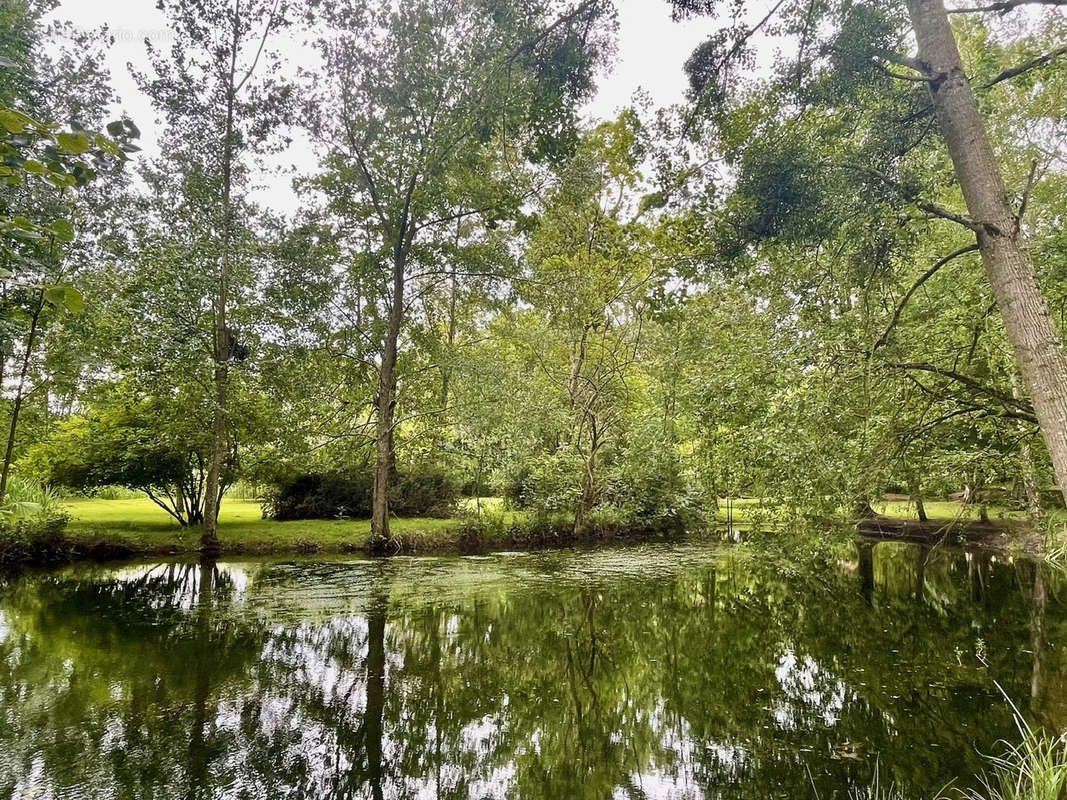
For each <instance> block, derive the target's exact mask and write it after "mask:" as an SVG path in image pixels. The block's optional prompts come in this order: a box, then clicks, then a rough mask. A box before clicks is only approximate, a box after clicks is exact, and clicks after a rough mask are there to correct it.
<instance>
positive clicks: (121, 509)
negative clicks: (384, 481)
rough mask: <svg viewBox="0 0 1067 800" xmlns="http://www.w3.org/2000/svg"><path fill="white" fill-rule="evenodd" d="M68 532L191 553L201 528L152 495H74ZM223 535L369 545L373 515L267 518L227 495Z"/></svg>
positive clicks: (434, 528)
mask: <svg viewBox="0 0 1067 800" xmlns="http://www.w3.org/2000/svg"><path fill="white" fill-rule="evenodd" d="M64 505H65V506H66V507H67V510H68V512H69V513H70V517H71V520H70V523H69V524H68V525H67V529H66V535H67V537H68V538H69V539H70V541H71V543H72V544H73V545H74V546H75V547H76V548H78V549H79V550H85V551H95V550H105V549H112V550H115V551H128V552H131V553H145V554H152V553H186V552H192V551H194V550H196V547H197V544H198V539H199V536H200V529H199V528H182V527H180V526H179V525H178V524H177V523H176V522H175V521H174V519H173V518H172V517H170V516H169V515H168V514H167V513H166V512H165V511H163V509H161V508H160V507H159V506H157V505H156V504H155V503H153V502H152V501H151V500H149V499H148V498H135V499H129V500H74V501H69V502H66V503H65V504H64ZM393 528H394V532H395V534H396V535H397V536H398V537H402V538H403V539H405V540H410V541H412V542H413V543H415V542H422V543H426V544H430V543H433V542H436V541H447V540H448V539H449V538H451V537H453V536H455V535H456V534H458V531H459V522H458V521H457V520H449V519H426V518H422V519H395V520H393ZM218 533H219V540H220V542H221V543H222V548H223V550H224V552H230V553H276V552H306V551H316V550H322V551H327V552H344V551H348V550H353V551H355V550H363V549H366V547H367V543H368V541H369V540H370V522H369V521H368V520H332V519H331V520H298V521H295V522H275V521H274V520H269V519H263V516H262V512H261V510H260V506H259V503H258V502H256V501H254V500H231V499H227V500H226V501H225V502H224V503H223V504H222V509H221V511H220V512H219V528H218Z"/></svg>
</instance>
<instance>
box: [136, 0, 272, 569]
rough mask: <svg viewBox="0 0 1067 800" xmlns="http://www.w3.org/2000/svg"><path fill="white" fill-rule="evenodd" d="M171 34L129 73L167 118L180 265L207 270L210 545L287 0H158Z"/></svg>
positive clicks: (214, 545)
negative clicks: (272, 42)
mask: <svg viewBox="0 0 1067 800" xmlns="http://www.w3.org/2000/svg"><path fill="white" fill-rule="evenodd" d="M159 5H160V7H161V8H162V10H163V11H164V12H165V13H166V14H167V17H168V20H169V22H170V26H171V29H172V31H173V33H174V36H175V41H174V44H173V45H172V46H171V48H170V50H169V52H164V51H160V50H159V49H157V48H156V47H155V46H153V45H152V44H151V42H149V41H147V40H146V46H147V48H148V53H149V57H150V59H151V64H152V70H153V72H154V75H152V76H147V75H138V76H137V77H138V79H139V82H140V85H141V87H142V88H143V89H144V90H145V91H146V92H147V93H148V94H149V96H150V97H151V98H152V102H153V103H154V105H155V106H156V108H157V110H158V111H159V112H160V113H161V114H162V115H163V117H164V119H165V121H166V123H167V131H166V135H165V147H166V150H167V155H166V156H165V158H164V163H163V164H162V165H161V168H162V169H163V170H164V171H166V170H167V169H168V168H170V169H176V170H180V171H181V172H182V173H183V174H184V175H185V176H186V178H187V179H186V180H185V181H184V182H183V192H184V194H185V198H184V199H185V202H186V203H187V204H189V205H190V206H195V207H196V208H197V209H198V211H199V215H200V219H201V224H200V225H199V226H197V227H198V229H197V230H196V231H195V232H193V235H194V239H193V244H194V247H193V250H194V251H195V252H194V253H193V256H192V257H193V258H194V259H195V263H191V264H190V265H189V266H190V267H191V268H192V269H196V270H205V271H208V272H209V274H211V275H212V277H213V281H212V283H213V286H212V288H211V290H210V297H209V299H210V303H211V308H212V317H213V319H212V326H211V327H212V330H211V339H210V359H211V362H212V381H213V385H214V395H215V400H214V408H213V413H212V429H213V435H214V445H213V447H212V452H211V456H210V460H209V463H208V468H207V477H206V482H205V483H206V485H205V487H204V527H203V535H202V537H201V542H200V546H201V549H203V550H205V551H212V550H218V548H219V541H218V533H217V524H218V511H219V504H220V503H221V501H222V491H220V475H221V473H222V470H223V465H224V462H225V460H226V457H227V453H228V452H229V451H230V450H231V449H232V448H231V444H230V443H229V441H228V440H229V438H230V431H229V429H230V425H231V420H230V419H229V407H230V369H231V364H232V362H233V360H234V358H235V356H236V355H237V353H238V351H239V349H240V348H239V347H238V344H237V342H236V338H235V334H234V331H233V330H232V328H231V326H230V323H229V319H228V318H229V315H230V312H231V303H232V299H233V290H234V287H233V285H232V281H233V275H234V269H235V261H236V260H237V259H238V257H239V256H238V242H239V239H240V233H239V229H243V228H246V227H247V225H248V219H247V215H248V214H249V210H248V207H247V204H245V203H244V202H243V197H242V193H243V192H244V190H245V189H246V188H247V166H248V165H247V163H246V161H245V160H246V159H247V157H248V156H249V155H250V154H251V153H254V152H256V151H259V150H262V149H264V148H266V147H269V145H270V143H271V142H272V141H276V139H274V135H275V134H276V132H277V129H278V127H279V124H280V121H281V119H282V115H283V109H284V108H285V105H286V103H287V101H288V98H289V95H290V87H289V86H288V85H287V84H286V82H285V81H284V80H282V79H281V78H280V70H281V62H280V60H279V59H278V58H276V57H274V56H273V55H272V54H271V53H270V52H269V51H268V49H267V46H266V45H267V42H268V40H269V38H270V37H271V35H272V34H274V33H276V32H277V31H278V30H279V29H280V28H282V27H285V26H287V25H289V24H290V21H291V19H290V18H291V16H292V15H293V12H292V8H291V3H289V2H288V0H206V1H205V0H161V2H160V4H159Z"/></svg>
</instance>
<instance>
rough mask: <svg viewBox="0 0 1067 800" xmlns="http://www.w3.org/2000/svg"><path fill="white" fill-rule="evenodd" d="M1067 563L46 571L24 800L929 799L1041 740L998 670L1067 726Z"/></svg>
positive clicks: (592, 557)
mask: <svg viewBox="0 0 1067 800" xmlns="http://www.w3.org/2000/svg"><path fill="white" fill-rule="evenodd" d="M1062 583H1063V582H1062V580H1061V579H1060V577H1059V576H1057V575H1055V574H1053V575H1048V574H1045V571H1044V570H1042V569H1038V568H1037V567H1035V565H1034V564H1032V563H1029V562H1025V561H1015V562H1012V561H1010V560H1005V559H997V558H994V557H992V556H990V555H988V554H985V555H981V554H966V553H963V552H960V551H953V550H947V549H935V550H930V549H927V548H920V547H917V546H910V545H899V544H888V543H883V544H879V545H877V546H874V547H873V548H872V547H870V546H861V547H857V546H855V545H852V544H849V545H848V550H847V551H846V550H842V552H841V556H840V558H839V559H838V560H837V561H836V563H833V561H832V560H831V561H830V562H828V563H827V564H826V566H824V567H822V568H820V569H814V568H799V567H797V566H795V565H792V564H790V563H788V562H783V561H781V560H780V559H772V558H765V557H762V556H760V555H759V554H758V553H754V552H753V551H751V550H749V549H746V548H741V547H738V546H730V545H721V546H713V545H707V544H656V545H643V546H636V547H626V548H619V549H596V550H584V551H583V550H568V551H549V552H537V553H503V554H496V555H491V556H481V557H444V558H394V559H389V560H355V559H336V560H331V559H325V560H324V559H317V560H292V559H290V560H262V561H255V560H250V561H237V560H234V561H220V562H218V563H215V564H206V565H203V566H201V565H198V564H188V563H155V564H133V565H119V566H101V565H95V566H93V565H80V566H72V567H67V568H64V569H62V570H58V571H47V572H33V573H28V574H23V575H22V576H20V577H17V578H13V579H10V580H8V581H7V582H6V583H5V584H3V585H2V587H0V796H3V797H12V798H31V797H32V798H82V797H85V798H149V797H151V798H171V797H174V798H178V797H181V798H212V797H216V798H222V797H226V798H230V797H234V798H245V797H247V798H266V797H270V798H277V797H294V798H296V797H314V798H364V797H366V798H375V799H376V798H435V797H440V798H503V797H509V798H511V797H515V798H793V799H796V798H814V797H819V798H821V799H822V800H830V799H831V798H845V797H848V796H849V792H850V791H856V790H858V789H865V788H866V787H867V786H868V785H869V784H870V783H871V780H872V777H873V775H874V773H875V771H876V770H877V771H878V772H879V773H880V775H881V779H882V782H883V784H884V783H888V782H889V781H890V780H895V781H897V782H898V783H899V784H901V785H903V786H905V787H906V788H907V791H908V795H909V796H911V797H916V798H918V797H929V796H930V795H932V794H933V793H934V792H936V790H937V789H939V788H940V787H941V786H943V785H944V784H945V783H946V782H947V781H949V780H950V779H952V778H954V777H956V776H965V780H963V781H962V782H961V783H958V784H957V785H960V786H965V785H968V784H969V783H971V782H972V781H973V775H974V774H975V773H976V772H978V771H980V770H981V769H983V767H984V766H985V762H984V761H983V759H982V756H981V755H979V753H990V752H996V751H997V749H998V745H997V742H998V740H999V739H1001V738H1004V737H1006V738H1009V739H1013V740H1014V739H1017V737H1018V734H1017V732H1016V730H1015V726H1014V722H1013V718H1012V712H1011V708H1010V706H1009V704H1008V702H1007V700H1006V699H1005V695H1004V694H1002V692H1001V689H1002V690H1003V692H1004V693H1005V694H1006V695H1007V696H1008V697H1010V698H1011V700H1012V701H1013V702H1014V703H1015V704H1016V705H1017V706H1018V708H1019V709H1020V710H1021V711H1022V712H1023V713H1025V714H1026V715H1028V716H1029V717H1030V718H1031V719H1036V720H1037V721H1039V722H1040V723H1041V724H1043V725H1045V726H1048V727H1050V728H1053V727H1054V728H1055V729H1056V730H1062V729H1064V728H1065V726H1067V682H1065V679H1067V663H1065V662H1064V659H1063V656H1062V649H1061V647H1060V646H1059V643H1060V642H1063V641H1064V639H1063V633H1064V625H1065V623H1067V608H1065V606H1064V602H1063V600H1064V594H1063V588H1064V587H1063V586H1062ZM998 687H1001V688H998ZM966 776H972V777H970V778H967V777H966Z"/></svg>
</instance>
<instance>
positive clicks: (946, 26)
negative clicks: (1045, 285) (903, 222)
mask: <svg viewBox="0 0 1067 800" xmlns="http://www.w3.org/2000/svg"><path fill="white" fill-rule="evenodd" d="M1031 4H1033V5H1059V3H1057V2H1048V0H1021V1H1020V2H1015V1H1013V2H1007V3H995V4H992V5H989V6H975V7H962V8H958V9H953V11H952V12H951V13H998V14H1004V13H1006V12H1009V11H1011V10H1013V9H1016V8H1017V7H1019V6H1023V5H1031ZM672 5H673V6H674V8H675V11H676V14H677V15H678V16H680V17H684V16H687V15H696V14H706V15H713V16H714V15H717V14H718V13H720V12H721V11H724V10H725V9H724V4H721V3H719V2H717V0H673V2H672ZM901 12H902V9H901V8H900V6H898V5H897V4H890V3H880V2H874V3H869V4H863V5H851V4H837V3H830V4H827V5H820V6H816V5H815V4H811V3H807V2H786V0H780V1H779V2H778V3H776V4H775V5H774V6H773V7H772V8H771V10H770V11H769V13H767V14H766V16H763V17H762V18H760V19H759V21H757V22H755V23H754V24H751V23H748V22H746V21H745V20H744V19H742V17H743V16H744V14H743V13H738V12H737V10H736V9H734V11H733V12H732V21H731V23H730V24H728V25H726V26H725V27H724V28H723V29H721V30H720V31H719V32H717V33H716V34H715V35H714V36H713V37H711V38H710V39H709V40H708V41H707V42H706V43H705V44H703V45H701V46H700V47H699V48H698V49H697V51H696V52H695V53H694V54H693V57H692V58H691V59H690V61H689V63H688V64H687V69H688V70H689V72H690V78H691V83H692V88H693V92H692V95H693V98H694V101H695V108H694V110H693V114H694V116H696V115H708V116H711V117H716V118H718V120H719V121H721V120H722V118H723V117H724V115H725V114H727V113H728V112H727V111H724V109H725V108H726V107H727V106H729V105H730V104H731V103H732V101H733V99H734V97H735V95H736V93H737V92H738V91H739V89H738V88H737V86H736V85H735V84H736V81H735V79H734V73H733V71H734V70H736V69H737V68H738V66H741V65H744V64H745V63H747V62H746V59H749V58H750V57H751V54H752V46H753V42H754V40H755V39H756V38H758V36H760V35H762V34H765V33H772V34H788V35H792V36H796V37H798V39H799V51H798V53H797V57H796V60H795V61H789V62H788V63H784V62H783V64H782V65H781V66H780V67H779V68H778V70H777V72H776V75H775V78H774V79H772V81H771V84H772V86H773V87H774V95H776V96H777V98H778V102H779V103H780V105H778V106H777V107H775V104H774V102H772V103H770V106H771V108H770V109H769V110H768V109H764V113H766V114H768V115H773V114H775V113H778V114H781V115H782V118H780V119H779V120H778V121H779V122H782V119H789V121H791V122H796V121H799V120H800V119H801V118H802V117H803V116H804V114H805V113H806V112H807V111H809V110H810V109H811V108H812V107H813V106H819V105H821V106H822V107H823V108H836V109H840V108H841V107H843V106H844V107H847V106H849V105H850V104H851V105H852V106H854V107H855V106H861V105H863V104H865V103H866V104H871V103H872V102H874V103H877V102H879V101H881V100H884V98H885V97H886V96H888V95H890V94H891V93H892V92H890V91H887V92H886V93H885V94H884V95H882V96H881V97H879V96H877V95H875V99H874V100H873V101H872V99H871V94H872V93H871V92H869V91H867V90H869V89H871V88H872V85H873V83H874V80H873V79H872V80H869V81H868V83H867V85H865V84H864V79H865V78H869V77H870V76H871V75H878V74H880V76H881V78H882V80H885V78H886V77H887V76H888V77H889V78H890V79H891V81H892V82H895V83H897V84H898V85H900V86H908V85H913V86H922V87H926V88H928V90H929V95H928V98H927V100H926V102H925V104H924V105H923V106H922V107H920V108H918V109H917V110H916V111H915V112H914V113H912V114H910V115H908V116H907V117H904V118H898V119H896V120H893V121H892V122H891V123H890V124H893V123H895V124H897V126H898V127H899V129H900V130H901V131H904V130H906V128H907V126H908V125H909V124H913V123H915V122H916V121H920V122H921V121H923V120H927V119H929V118H930V117H931V113H932V115H933V118H934V119H935V120H936V123H937V125H938V128H939V129H940V132H941V134H942V136H943V138H944V140H945V143H946V144H947V149H948V155H949V157H950V159H951V163H952V166H953V167H954V171H955V176H956V181H957V184H958V187H959V189H960V190H962V196H963V200H964V202H965V204H966V207H967V213H962V212H957V211H954V210H952V209H951V208H949V207H947V206H945V205H943V204H940V203H937V202H933V201H932V200H930V199H929V198H928V197H926V196H924V195H923V194H922V192H921V187H917V186H916V184H915V183H914V182H913V181H911V180H910V178H913V177H914V176H907V175H892V174H890V173H889V172H887V171H884V170H881V169H879V167H880V166H881V164H880V163H879V162H878V161H875V162H873V164H872V162H866V163H864V164H857V165H853V169H855V170H856V171H857V172H861V173H866V180H868V181H872V182H873V183H874V184H881V190H882V191H881V192H878V191H875V192H873V195H874V196H877V195H878V194H880V193H881V194H894V195H896V198H895V200H896V202H897V203H898V204H899V203H901V202H906V203H907V204H909V205H911V206H912V207H913V208H915V209H917V210H918V211H919V212H921V213H922V214H924V215H926V217H927V218H929V219H937V220H944V221H948V222H952V223H955V224H957V225H959V226H962V227H963V228H965V229H967V230H968V231H971V232H973V234H974V236H975V239H976V242H977V249H978V250H979V251H980V252H981V255H982V260H983V263H984V264H985V268H986V273H987V275H988V279H989V282H990V285H991V286H992V288H993V291H994V295H995V298H996V305H997V309H998V310H999V312H1000V314H1001V317H1002V318H1003V321H1004V325H1005V329H1006V332H1007V336H1008V338H1009V340H1010V342H1011V344H1012V347H1013V349H1014V352H1015V357H1016V360H1017V362H1018V365H1019V370H1020V373H1021V376H1022V379H1023V382H1024V385H1025V387H1026V390H1027V392H1028V394H1029V395H1030V398H1031V401H1032V403H1033V410H1034V412H1035V414H1036V418H1037V420H1038V421H1039V423H1040V428H1041V432H1042V434H1043V437H1044V439H1045V443H1046V445H1047V447H1048V450H1049V453H1050V455H1051V458H1052V463H1053V466H1054V468H1055V472H1056V477H1057V482H1058V485H1059V487H1060V490H1061V492H1063V493H1064V494H1065V496H1067V357H1065V355H1064V351H1063V344H1062V340H1061V336H1060V334H1059V332H1057V330H1056V327H1055V325H1054V324H1053V322H1052V318H1051V315H1050V313H1049V306H1048V302H1047V300H1046V298H1045V296H1044V295H1043V294H1042V292H1041V289H1040V287H1039V286H1038V280H1037V273H1036V271H1035V267H1034V263H1033V261H1032V259H1031V256H1030V254H1029V251H1028V249H1027V242H1026V238H1027V237H1026V232H1025V228H1024V216H1025V213H1026V210H1027V205H1028V203H1029V200H1030V193H1031V189H1032V188H1033V185H1034V180H1035V173H1036V171H1037V163H1036V162H1035V163H1034V165H1033V168H1032V169H1031V170H1030V174H1029V177H1028V178H1027V180H1026V183H1025V185H1024V186H1022V187H1021V188H1020V192H1019V201H1018V203H1017V204H1016V206H1015V207H1014V208H1013V207H1012V204H1011V202H1010V201H1009V197H1008V192H1007V190H1006V188H1005V183H1004V179H1003V177H1002V174H1001V171H1000V167H999V164H998V161H997V157H996V155H995V154H994V150H993V147H992V145H991V143H990V139H989V136H988V134H987V130H986V123H985V121H984V119H983V117H982V115H981V113H980V110H979V106H978V103H977V100H976V94H975V86H974V84H973V82H972V79H970V78H969V77H968V75H967V73H966V72H965V70H964V67H963V65H962V62H961V59H960V54H959V50H958V47H957V42H956V37H955V35H954V33H953V29H952V27H951V25H950V23H949V13H950V12H948V11H946V9H945V7H944V5H943V3H942V2H941V0H910V1H909V2H908V4H907V9H906V12H907V13H906V14H902V13H901ZM909 29H910V31H911V32H913V33H914V34H915V37H916V40H917V42H918V53H917V56H911V55H908V54H906V53H903V52H901V43H902V42H903V41H905V40H906V37H907V35H908V33H909ZM1064 55H1067V49H1065V48H1063V47H1052V48H1050V49H1049V50H1047V51H1046V52H1043V53H1040V54H1038V55H1037V56H1036V57H1033V56H1032V57H1029V58H1026V59H1025V60H1022V61H1021V62H1020V63H1018V64H1016V65H1013V66H1011V67H1008V68H1005V69H1003V70H1002V71H1001V72H999V73H997V74H996V75H994V76H992V77H990V78H989V79H988V80H986V81H985V82H984V83H981V85H980V86H979V87H978V88H980V89H981V90H982V91H988V90H990V89H991V88H992V87H994V86H997V85H998V84H1001V83H1003V82H1006V81H1013V80H1017V79H1020V78H1023V76H1027V75H1029V74H1030V73H1033V72H1035V71H1039V70H1043V69H1045V68H1046V67H1048V66H1049V65H1050V64H1055V62H1056V60H1057V59H1062V58H1063V57H1064ZM835 72H836V73H837V75H836V77H837V79H838V88H840V87H844V89H843V90H842V91H839V92H838V93H837V94H834V95H833V96H832V97H827V95H826V93H825V92H826V89H827V86H828V85H831V84H832V83H833V77H834V76H833V74H834V73H835ZM820 93H822V94H821V95H820ZM913 97H915V95H913ZM931 101H932V102H931ZM782 124H783V125H784V126H785V127H788V123H782ZM926 133H928V129H927V131H924V132H923V133H922V134H921V135H920V136H919V137H918V140H913V141H911V142H909V143H908V144H906V145H905V144H898V145H897V149H896V150H893V148H892V147H891V148H888V149H887V150H886V151H883V152H882V153H880V155H882V156H884V157H885V162H884V163H888V164H890V165H891V168H897V167H899V166H900V165H901V164H902V162H903V161H904V159H905V157H906V156H907V155H908V153H909V152H910V151H911V150H913V149H914V148H915V147H916V146H917V145H919V144H920V143H922V142H923V141H924V139H925V138H926ZM860 158H862V156H858V158H857V160H859V159H860ZM794 211H799V212H800V213H811V209H807V208H803V207H801V208H798V209H794ZM859 213H863V210H860V212H859ZM971 249H973V248H969V249H968V251H969V250H971ZM963 252H966V251H962V250H961V251H959V252H954V253H953V254H951V256H946V258H945V263H947V262H948V261H951V260H952V258H954V257H957V256H959V255H961V254H962V253H963ZM942 265H943V264H940V265H939V266H942ZM935 271H936V269H935ZM880 344H881V343H880Z"/></svg>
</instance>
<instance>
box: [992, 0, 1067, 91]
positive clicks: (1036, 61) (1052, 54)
mask: <svg viewBox="0 0 1067 800" xmlns="http://www.w3.org/2000/svg"><path fill="white" fill-rule="evenodd" d="M1065 2H1067V0H1065ZM1062 55H1067V45H1063V46H1062V47H1057V48H1056V49H1055V50H1050V51H1049V52H1047V53H1045V54H1044V55H1040V56H1038V57H1037V58H1032V59H1030V60H1029V61H1025V62H1023V63H1022V64H1019V65H1018V66H1017V67H1011V68H1010V69H1006V70H1004V71H1003V72H1001V73H999V74H997V75H996V76H995V77H993V78H992V79H990V80H989V81H987V82H986V83H983V84H982V85H981V86H980V87H978V88H980V89H991V88H992V87H994V86H996V85H997V84H998V83H1003V82H1004V81H1010V80H1011V79H1012V78H1017V77H1019V76H1020V75H1022V74H1023V73H1026V72H1029V71H1030V70H1032V69H1037V68H1038V67H1043V66H1045V65H1046V64H1049V63H1050V62H1052V61H1055V60H1056V59H1057V58H1059V57H1060V56H1062Z"/></svg>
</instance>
